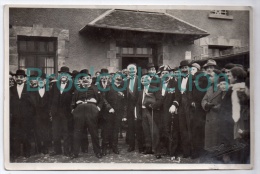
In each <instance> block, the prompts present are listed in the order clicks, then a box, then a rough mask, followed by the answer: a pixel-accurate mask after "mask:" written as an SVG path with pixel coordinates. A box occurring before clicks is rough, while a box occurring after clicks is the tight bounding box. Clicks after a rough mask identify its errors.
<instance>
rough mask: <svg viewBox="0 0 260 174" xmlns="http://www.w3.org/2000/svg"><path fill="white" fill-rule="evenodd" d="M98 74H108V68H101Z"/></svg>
mask: <svg viewBox="0 0 260 174" xmlns="http://www.w3.org/2000/svg"><path fill="white" fill-rule="evenodd" d="M100 74H108V69H106V68H102V69H101V70H100Z"/></svg>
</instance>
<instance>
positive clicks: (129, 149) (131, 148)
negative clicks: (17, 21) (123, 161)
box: [127, 147, 135, 152]
mask: <svg viewBox="0 0 260 174" xmlns="http://www.w3.org/2000/svg"><path fill="white" fill-rule="evenodd" d="M134 150H135V148H134V147H129V148H128V149H127V152H132V151H134Z"/></svg>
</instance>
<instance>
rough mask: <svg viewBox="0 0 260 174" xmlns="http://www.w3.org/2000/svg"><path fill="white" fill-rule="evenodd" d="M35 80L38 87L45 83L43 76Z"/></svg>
mask: <svg viewBox="0 0 260 174" xmlns="http://www.w3.org/2000/svg"><path fill="white" fill-rule="evenodd" d="M37 81H38V86H39V87H40V88H42V87H44V86H45V84H46V80H45V79H43V78H38V79H37Z"/></svg>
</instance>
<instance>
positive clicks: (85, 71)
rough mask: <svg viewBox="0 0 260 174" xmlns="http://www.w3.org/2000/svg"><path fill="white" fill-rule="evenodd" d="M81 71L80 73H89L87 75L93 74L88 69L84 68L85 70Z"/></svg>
mask: <svg viewBox="0 0 260 174" xmlns="http://www.w3.org/2000/svg"><path fill="white" fill-rule="evenodd" d="M79 73H80V74H87V75H89V76H91V74H89V71H88V69H83V70H81V71H80V72H79Z"/></svg>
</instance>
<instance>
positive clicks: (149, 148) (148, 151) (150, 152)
mask: <svg viewBox="0 0 260 174" xmlns="http://www.w3.org/2000/svg"><path fill="white" fill-rule="evenodd" d="M144 154H153V151H152V148H151V147H148V148H146V149H145V151H144Z"/></svg>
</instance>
